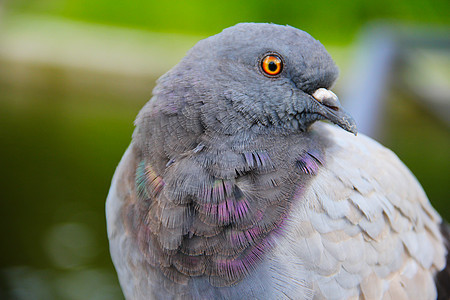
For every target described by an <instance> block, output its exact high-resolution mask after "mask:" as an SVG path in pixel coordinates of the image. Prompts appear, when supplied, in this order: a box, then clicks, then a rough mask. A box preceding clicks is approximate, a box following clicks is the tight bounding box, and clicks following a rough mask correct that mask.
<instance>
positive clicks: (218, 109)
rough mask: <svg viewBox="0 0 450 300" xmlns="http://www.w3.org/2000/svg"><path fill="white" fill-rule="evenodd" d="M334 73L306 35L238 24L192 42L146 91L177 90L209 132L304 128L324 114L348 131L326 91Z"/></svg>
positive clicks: (343, 116) (320, 48)
mask: <svg viewBox="0 0 450 300" xmlns="http://www.w3.org/2000/svg"><path fill="white" fill-rule="evenodd" d="M337 76H338V69H337V67H336V65H335V63H334V62H333V60H332V58H331V57H330V55H329V54H328V53H327V51H326V50H325V48H324V47H323V46H322V44H321V43H320V42H319V41H317V40H315V39H314V38H313V37H311V36H310V35H309V34H308V33H306V32H304V31H301V30H298V29H296V28H293V27H289V26H280V25H274V24H257V23H243V24H238V25H236V26H233V27H230V28H228V29H225V30H224V31H222V32H221V33H219V34H217V35H215V36H212V37H209V38H207V39H205V40H202V41H200V42H198V43H197V44H196V45H195V46H194V47H193V48H192V49H191V50H190V51H189V52H188V53H187V55H186V57H185V58H184V59H183V60H182V61H181V62H180V63H179V64H178V65H177V66H175V67H174V68H173V69H172V70H171V71H169V72H168V73H167V74H166V75H164V76H163V77H162V78H160V80H159V82H158V86H157V87H156V88H155V90H154V95H155V96H156V97H158V95H161V94H164V95H161V96H162V97H161V98H162V99H170V96H171V95H168V94H167V93H168V91H169V93H172V95H173V96H174V97H176V98H177V99H178V101H179V99H180V98H179V97H178V96H179V95H183V97H182V99H184V100H183V102H190V103H189V105H191V106H192V107H196V108H198V110H199V115H198V117H199V118H200V119H201V121H202V124H203V125H204V126H205V127H207V128H211V129H213V130H215V131H223V132H226V133H231V134H233V133H235V132H238V131H240V130H242V129H252V130H258V131H260V130H272V129H276V130H281V131H289V132H293V131H305V130H307V128H308V127H309V125H311V124H312V123H313V122H315V121H316V120H324V119H325V120H329V121H331V122H333V123H335V124H336V125H338V126H340V127H342V128H343V129H345V130H347V131H350V132H352V133H355V134H356V126H355V122H354V121H353V119H352V118H351V117H350V116H349V115H348V114H347V113H346V112H345V111H344V110H343V109H342V107H341V105H340V103H339V100H338V98H337V97H336V95H335V94H334V93H332V92H331V91H330V90H329V89H330V88H331V86H332V85H333V83H334V81H335V80H336V78H337ZM165 101H166V100H165ZM185 104H186V103H175V101H174V103H173V106H176V107H181V106H184V105H185ZM163 105H166V104H162V103H161V106H163Z"/></svg>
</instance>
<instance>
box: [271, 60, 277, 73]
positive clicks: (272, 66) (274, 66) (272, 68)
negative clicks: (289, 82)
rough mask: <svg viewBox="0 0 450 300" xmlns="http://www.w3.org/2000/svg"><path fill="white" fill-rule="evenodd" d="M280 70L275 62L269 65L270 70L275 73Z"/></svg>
mask: <svg viewBox="0 0 450 300" xmlns="http://www.w3.org/2000/svg"><path fill="white" fill-rule="evenodd" d="M277 69H278V67H277V64H276V63H275V62H274V61H271V62H270V63H269V70H270V71H272V72H275V71H276V70H277Z"/></svg>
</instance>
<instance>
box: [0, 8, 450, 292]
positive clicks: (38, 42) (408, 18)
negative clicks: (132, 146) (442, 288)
mask: <svg viewBox="0 0 450 300" xmlns="http://www.w3.org/2000/svg"><path fill="white" fill-rule="evenodd" d="M0 3H1V2H0ZM448 12H449V2H448V1H417V0H415V1H412V0H399V1H387V0H380V1H353V0H344V1H333V0H329V1H325V0H318V1H268V0H266V1H261V0H259V1H256V0H252V1H237V0H232V1H206V0H202V1H201V0H195V1H148V0H147V1H144V0H139V1H124V0H122V1H118V0H108V1H107V0H90V1H88V0H78V1H76V0H10V1H6V2H3V3H1V4H0V166H1V170H2V172H1V173H0V195H1V202H0V208H1V209H0V226H1V228H2V229H3V230H2V239H3V241H2V247H1V250H0V251H1V255H0V276H1V280H0V299H122V295H121V291H120V288H119V286H118V282H117V278H116V275H115V272H114V269H113V266H112V263H111V261H110V257H109V252H108V242H107V238H106V228H105V217H104V201H105V199H106V195H107V193H108V188H109V185H110V180H111V177H112V175H113V172H114V169H115V167H116V165H117V163H118V162H119V160H120V158H121V156H122V154H123V152H124V150H125V149H126V147H127V145H128V144H129V142H130V136H131V133H132V131H133V120H134V117H135V116H136V114H137V113H138V111H139V109H140V108H141V107H142V106H143V104H144V103H145V102H146V101H147V100H148V99H149V98H150V97H151V91H152V88H153V87H154V84H155V80H156V79H157V78H158V77H159V76H160V75H162V74H163V73H164V72H165V71H167V70H168V69H169V68H170V67H171V66H173V65H174V64H176V63H177V61H178V60H179V59H180V58H181V57H183V55H184V53H185V52H186V51H187V50H188V49H189V48H190V47H191V46H193V45H194V44H195V42H196V41H198V40H199V39H201V38H204V37H206V36H209V35H212V34H215V33H218V32H220V31H221V30H222V29H223V28H225V27H229V26H232V25H234V24H235V23H238V22H244V21H252V22H273V23H278V24H289V25H292V26H294V27H298V28H301V29H303V30H306V31H308V32H309V33H310V34H312V35H313V36H314V37H315V38H317V39H319V40H320V41H321V42H322V43H323V44H324V45H325V47H326V48H327V49H329V52H330V53H331V54H332V56H333V57H334V58H335V60H336V61H337V64H338V66H339V67H340V69H341V74H342V77H345V76H346V74H347V73H346V72H349V71H348V70H349V66H350V65H351V63H352V59H353V53H354V49H355V47H356V46H355V43H357V41H358V39H357V37H358V34H359V33H360V32H361V30H363V29H364V28H365V26H366V25H367V24H368V23H371V22H373V21H376V20H383V24H391V25H393V26H395V25H396V24H402V26H405V27H409V26H413V27H416V26H424V27H427V28H428V27H433V28H434V27H436V28H444V29H445V30H447V29H448V28H449V25H450V20H449V14H448ZM372 24H373V23H372ZM442 53H444V54H442ZM414 57H415V58H416V59H419V60H420V61H421V62H422V61H425V62H426V63H424V65H425V66H422V65H420V64H419V65H417V66H416V67H417V68H416V69H414V70H412V71H408V69H406V71H405V68H403V69H402V70H403V71H404V72H406V73H408V72H410V73H411V72H414V74H416V78H418V80H419V81H421V74H422V71H423V74H424V77H425V76H426V77H427V78H430V76H431V77H433V76H435V77H437V78H439V80H441V79H442V78H443V77H444V81H443V84H441V87H442V86H443V89H444V90H445V88H447V90H445V91H448V83H449V81H448V79H449V76H450V74H449V71H448V70H449V69H448V68H447V67H448V66H449V53H448V47H447V50H446V51H444V52H442V51H440V54H439V55H438V62H437V63H436V62H435V63H434V65H435V67H430V63H428V62H430V61H431V62H433V61H435V57H436V55H432V56H431V58H430V55H428V54H426V53H425V54H424V53H422V54H419V55H415V56H414ZM443 66H444V71H443V70H442V68H443ZM425 71H426V72H425ZM430 74H432V75H430ZM433 74H434V75H433ZM442 74H443V75H442ZM397 75H399V76H400V75H401V74H397ZM402 76H403V75H402ZM405 76H406V77H407V75H405ZM405 76H403V77H405ZM445 76H447V77H445ZM403 77H402V78H403ZM439 80H437V81H439ZM407 82H411V81H407ZM433 82H436V80H434V81H433ZM405 86H407V85H402V84H391V85H389V86H388V88H389V91H387V92H386V95H385V98H386V103H387V104H386V107H385V108H384V109H383V117H382V118H380V123H381V125H380V127H379V133H378V134H377V136H376V137H377V139H378V140H379V141H381V142H382V143H383V144H385V145H387V146H388V147H389V148H391V149H392V150H394V151H395V152H396V153H397V154H398V155H399V157H400V158H401V159H402V160H403V161H404V162H405V163H406V164H407V165H408V166H409V167H410V169H411V170H412V171H413V173H415V175H416V176H417V178H418V179H419V181H420V182H421V183H422V185H423V187H424V189H425V191H426V192H427V194H428V196H429V198H430V199H431V201H432V203H433V205H434V206H435V207H436V208H437V209H438V210H439V211H440V213H441V215H442V216H443V217H444V218H447V219H448V218H450V206H449V204H448V199H449V194H450V193H449V192H450V180H449V179H450V177H449V167H450V132H449V126H448V124H449V123H448V122H446V120H445V119H444V120H443V119H442V118H439V117H437V115H436V114H435V113H434V112H433V109H429V107H428V106H429V105H428V104H427V103H422V102H421V101H420V99H419V100H418V98H420V97H416V96H414V93H408V92H405ZM342 89H343V87H342V83H341V82H339V83H338V84H337V86H336V90H337V91H338V94H339V90H342ZM448 95H449V94H446V97H444V98H445V99H446V100H445V99H444V100H445V101H447V102H445V103H444V106H443V107H444V108H445V109H447V110H448V108H449V101H450V100H449V96H448ZM425 98H426V97H425ZM361 101H364V99H361ZM342 102H344V105H345V99H342ZM447 121H448V120H447Z"/></svg>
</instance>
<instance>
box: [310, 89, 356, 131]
mask: <svg viewBox="0 0 450 300" xmlns="http://www.w3.org/2000/svg"><path fill="white" fill-rule="evenodd" d="M312 97H313V98H314V100H316V101H317V102H318V103H319V111H318V112H317V113H319V114H320V115H322V116H323V117H325V119H327V120H329V121H331V122H333V123H334V124H336V125H338V126H340V127H341V128H342V129H345V130H347V131H348V132H351V133H353V134H354V135H356V133H357V130H356V123H355V120H354V119H353V118H352V117H351V116H350V115H349V114H348V113H347V112H346V111H345V110H344V109H343V108H342V106H341V103H340V102H339V99H338V97H337V96H336V94H335V93H333V92H332V91H330V90H327V89H324V88H319V89H317V90H316V91H315V92H314V93H313V94H312Z"/></svg>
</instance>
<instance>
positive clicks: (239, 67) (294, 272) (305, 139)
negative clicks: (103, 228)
mask: <svg viewBox="0 0 450 300" xmlns="http://www.w3.org/2000/svg"><path fill="white" fill-rule="evenodd" d="M337 77H338V69H337V67H336V65H335V63H334V62H333V60H332V58H331V56H330V55H329V54H328V53H327V51H326V50H325V48H324V47H323V46H322V44H321V43H320V42H319V41H317V40H315V39H314V38H313V37H311V36H310V35H309V34H308V33H306V32H304V31H301V30H299V29H296V28H294V27H290V26H281V25H275V24H258V23H241V24H237V25H235V26H233V27H230V28H227V29H225V30H223V31H222V32H221V33H219V34H217V35H214V36H211V37H209V38H206V39H204V40H201V41H199V42H198V43H197V44H196V45H195V46H194V47H193V48H192V49H191V50H189V51H188V52H187V54H186V56H185V57H184V58H183V59H182V60H181V61H180V62H179V63H178V64H177V65H176V66H175V67H173V68H172V69H171V70H170V71H168V72H167V73H166V74H165V75H163V76H162V77H160V78H159V79H158V81H157V85H156V87H155V88H154V90H153V97H152V98H151V99H150V101H148V102H147V103H146V104H145V106H144V107H143V108H142V110H141V111H140V112H139V114H138V116H137V118H136V121H135V130H134V133H133V136H132V141H131V144H130V145H129V147H128V149H127V150H126V152H125V154H124V156H123V158H122V160H121V161H120V163H119V165H118V167H117V169H116V172H115V175H114V177H113V179H112V184H111V187H110V191H109V195H108V198H107V201H106V217H107V231H108V237H109V243H110V252H111V256H112V260H113V263H114V266H115V268H116V270H117V273H118V277H119V281H120V285H121V287H122V290H123V293H124V295H125V298H126V299H396V300H398V299H436V298H437V297H440V298H441V299H448V297H449V294H448V292H449V286H450V281H449V280H448V278H449V269H448V267H446V265H447V261H446V259H447V251H448V250H447V249H448V244H447V241H448V238H449V231H448V227H446V225H444V224H443V221H442V218H441V217H440V216H439V214H438V213H437V212H436V211H435V210H434V209H433V207H432V206H431V204H430V202H429V200H428V199H427V196H426V194H425V192H424V191H423V189H422V187H421V186H420V184H419V183H418V181H417V180H416V179H415V177H414V175H413V174H412V173H411V172H410V171H409V170H408V168H407V167H406V166H405V165H404V164H403V163H402V162H401V161H400V160H399V159H398V158H397V156H396V155H395V154H394V153H393V152H391V151H390V150H388V149H386V148H385V147H383V146H382V145H380V144H379V143H377V142H376V141H374V140H372V139H370V138H369V137H366V136H364V135H362V134H359V135H356V133H357V129H356V124H355V121H354V120H353V118H352V117H351V116H350V115H349V114H348V113H347V112H346V111H345V110H344V109H343V108H342V106H341V104H340V102H339V99H338V97H337V96H336V95H335V94H334V93H333V92H332V91H331V87H332V86H333V84H334V82H335V81H336V79H337ZM361 101H364V99H361ZM321 120H322V121H324V122H316V121H321Z"/></svg>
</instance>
